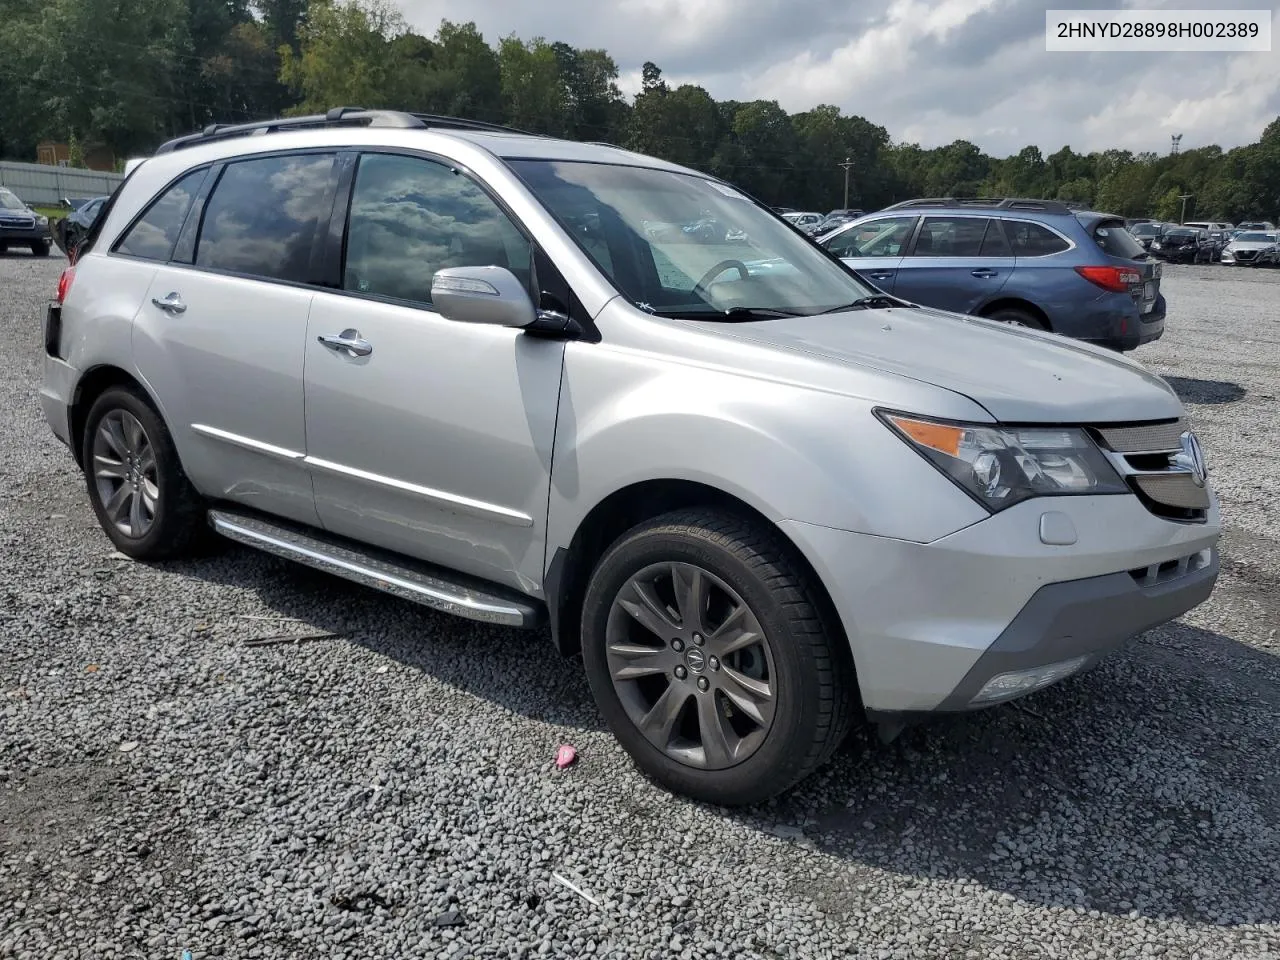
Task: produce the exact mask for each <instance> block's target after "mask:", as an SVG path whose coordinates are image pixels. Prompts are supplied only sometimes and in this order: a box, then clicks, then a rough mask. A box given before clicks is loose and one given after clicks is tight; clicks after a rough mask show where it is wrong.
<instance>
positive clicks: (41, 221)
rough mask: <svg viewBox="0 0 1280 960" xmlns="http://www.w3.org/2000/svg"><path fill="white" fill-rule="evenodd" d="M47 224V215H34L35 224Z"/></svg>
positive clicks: (41, 225)
mask: <svg viewBox="0 0 1280 960" xmlns="http://www.w3.org/2000/svg"><path fill="white" fill-rule="evenodd" d="M48 225H49V218H48V217H45V216H40V217H36V226H38V227H47V226H48Z"/></svg>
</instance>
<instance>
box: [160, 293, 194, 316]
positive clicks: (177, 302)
mask: <svg viewBox="0 0 1280 960" xmlns="http://www.w3.org/2000/svg"><path fill="white" fill-rule="evenodd" d="M151 302H152V303H153V304H155V305H156V306H157V307H159V308H160V309H161V310H163V311H164V312H165V313H174V314H177V313H186V312H187V305H186V304H185V303H183V302H182V297H180V296H178V294H177V293H171V294H169V295H168V296H167V297H165V298H164V299H163V300H161V299H159V298H158V297H152V298H151Z"/></svg>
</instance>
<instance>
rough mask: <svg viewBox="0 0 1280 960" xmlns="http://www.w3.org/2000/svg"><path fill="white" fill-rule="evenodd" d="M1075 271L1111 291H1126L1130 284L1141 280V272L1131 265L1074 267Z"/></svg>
mask: <svg viewBox="0 0 1280 960" xmlns="http://www.w3.org/2000/svg"><path fill="white" fill-rule="evenodd" d="M1076 273H1078V274H1080V276H1082V277H1084V278H1085V279H1086V280H1088V281H1089V282H1090V283H1092V284H1094V285H1095V286H1099V287H1101V288H1102V289H1103V290H1110V291H1111V292H1112V293H1128V292H1129V288H1130V287H1131V286H1133V285H1134V284H1138V283H1141V282H1142V274H1140V273H1138V271H1136V270H1134V269H1132V268H1131V267H1076Z"/></svg>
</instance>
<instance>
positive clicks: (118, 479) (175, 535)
mask: <svg viewBox="0 0 1280 960" xmlns="http://www.w3.org/2000/svg"><path fill="white" fill-rule="evenodd" d="M81 458H82V459H81V462H82V463H83V464H84V474H85V481H86V483H87V485H88V488H89V502H90V503H91V504H92V505H93V512H94V513H95V514H97V517H98V522H99V523H100V524H102V529H103V530H104V531H106V534H107V536H108V537H109V538H110V539H111V542H112V543H114V544H115V546H116V549H118V550H119V551H120V552H121V553H123V554H125V555H127V556H130V557H133V558H135V559H137V560H167V559H171V558H174V557H180V556H183V555H185V554H188V553H191V552H193V550H194V548H195V547H196V546H197V545H198V544H202V543H204V542H207V539H208V538H209V537H210V534H209V530H208V526H207V525H206V523H205V520H204V504H203V502H202V501H201V498H200V495H199V494H198V493H197V492H196V490H195V488H194V487H193V486H192V485H191V481H190V480H188V479H187V475H186V473H184V472H183V469H182V464H181V463H180V462H179V460H178V452H177V450H176V449H175V448H174V445H173V439H172V437H170V435H169V429H168V427H166V426H165V424H164V421H163V420H161V419H160V415H159V414H157V413H156V411H155V410H154V409H153V408H152V406H151V404H150V403H149V402H148V401H147V399H146V398H145V397H144V396H143V395H142V394H140V393H139V392H138V391H136V390H133V389H130V388H129V387H123V386H120V387H111V388H109V389H107V390H105V391H104V392H103V393H102V395H101V396H100V397H98V399H97V400H95V401H94V403H93V406H92V407H90V409H89V416H88V418H87V419H86V421H85V431H84V446H83V449H82V453H81Z"/></svg>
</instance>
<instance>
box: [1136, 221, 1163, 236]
mask: <svg viewBox="0 0 1280 960" xmlns="http://www.w3.org/2000/svg"><path fill="white" fill-rule="evenodd" d="M1129 232H1130V233H1132V234H1133V235H1134V236H1135V237H1154V236H1155V235H1156V234H1158V233H1159V232H1160V228H1159V227H1157V226H1156V225H1155V224H1154V223H1140V224H1138V225H1137V226H1136V227H1134V228H1133V229H1132V230H1130V231H1129Z"/></svg>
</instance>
